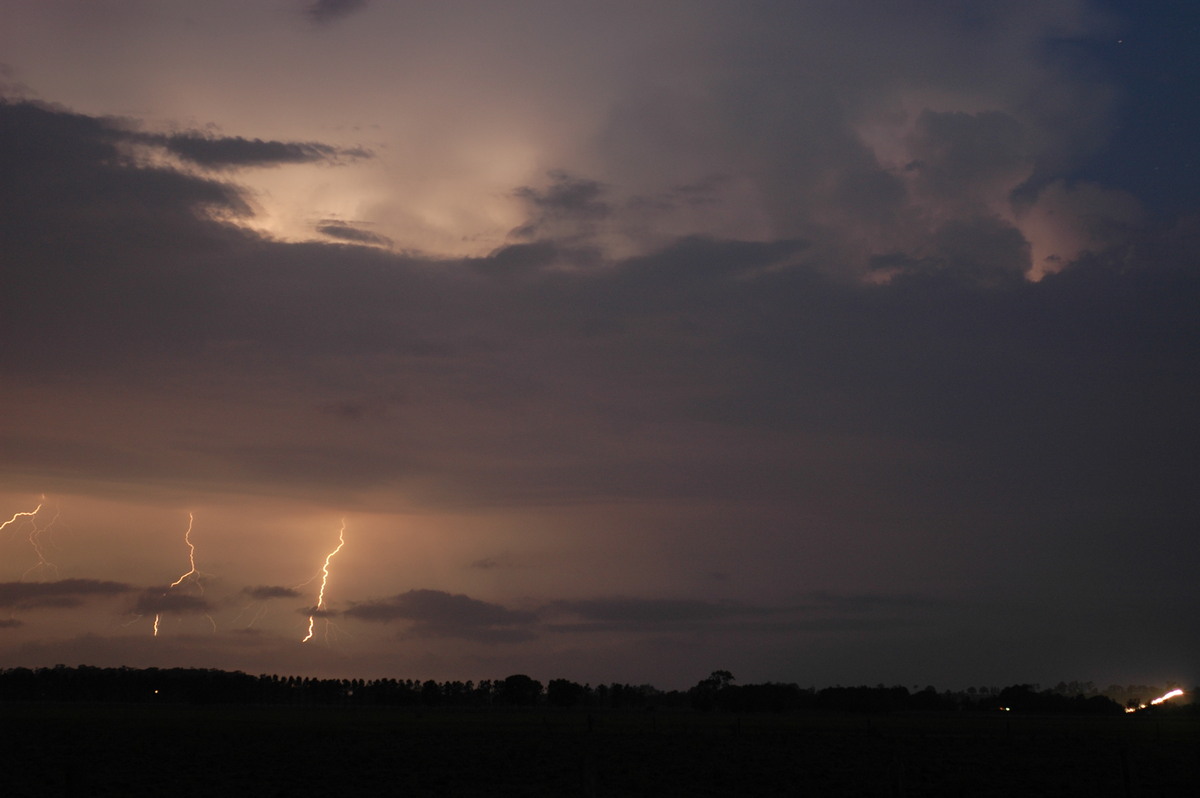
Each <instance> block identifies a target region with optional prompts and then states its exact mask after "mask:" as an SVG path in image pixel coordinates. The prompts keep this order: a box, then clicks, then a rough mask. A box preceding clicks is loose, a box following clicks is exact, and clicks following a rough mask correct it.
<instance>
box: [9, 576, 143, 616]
mask: <svg viewBox="0 0 1200 798" xmlns="http://www.w3.org/2000/svg"><path fill="white" fill-rule="evenodd" d="M133 589H134V588H133V587H131V586H130V585H126V584H123V583H121V582H105V581H102V580H99V579H61V580H59V581H57V582H0V607H17V608H20V609H31V608H35V607H75V606H78V605H79V604H82V603H83V602H84V601H85V600H86V599H88V598H102V597H110V596H117V595H120V594H122V593H127V592H129V591H131V590H133Z"/></svg>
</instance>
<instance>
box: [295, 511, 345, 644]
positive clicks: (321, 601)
mask: <svg viewBox="0 0 1200 798" xmlns="http://www.w3.org/2000/svg"><path fill="white" fill-rule="evenodd" d="M345 545H346V519H344V518H343V519H342V528H341V529H339V530H338V544H337V547H336V548H334V550H333V551H331V552H329V554H327V555H325V564H324V565H322V566H321V589H320V590H318V591H317V606H316V610H317V611H318V612H319V611H320V610H322V609H324V608H325V586H326V585H327V584H328V583H329V563H330V561H331V560H333V556H334V555H335V554H337V553H338V552H339V551H341V550H342V546H345ZM315 623H316V615H315V614H313V615H309V616H308V634H307V635H306V636H305V637H304V639H303V640H301V641H300V642H301V643H307V642H308V641H309V640H311V639H312V636H313V625H314V624H315Z"/></svg>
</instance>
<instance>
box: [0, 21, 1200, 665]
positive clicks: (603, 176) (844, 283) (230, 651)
mask: <svg viewBox="0 0 1200 798" xmlns="http://www.w3.org/2000/svg"><path fill="white" fill-rule="evenodd" d="M1186 5H1187V4H1185V3H1167V2H1163V3H1157V4H1154V10H1153V11H1146V10H1145V8H1143V7H1142V6H1140V5H1139V4H1134V3H1131V2H1116V0H1108V1H1106V2H1100V1H1099V0H1094V1H1093V2H1083V1H1082V0H1080V1H1079V2H1072V1H1070V0H1063V1H1062V2H1045V1H1044V0H1042V1H1039V2H1032V1H1031V2H1018V1H1016V0H1013V1H1012V2H984V3H971V4H966V5H964V4H962V3H958V2H949V0H946V1H945V2H943V1H942V0H921V1H920V2H913V1H912V0H907V1H906V2H891V1H890V0H885V1H881V2H871V3H847V2H840V1H839V2H834V1H833V0H796V1H795V2H779V1H778V0H746V1H745V2H738V3H733V2H723V1H722V0H688V2H682V1H681V2H675V0H662V1H661V2H654V3H646V2H641V1H640V0H639V1H638V2H633V1H632V0H631V1H630V2H625V0H609V1H608V2H585V1H584V0H566V1H564V0H553V2H552V1H551V0H544V1H543V0H514V1H513V2H509V3H491V2H482V1H481V0H449V1H447V2H440V3H416V2H400V1H399V0H397V1H395V2H386V1H385V0H322V1H320V2H315V3H314V2H299V1H297V0H264V2H255V3H245V2H241V1H240V0H239V1H237V2H235V1H234V0H220V1H215V2H206V3H195V2H184V0H169V1H164V0H155V1H154V2H151V1H150V0H98V1H93V2H82V1H80V0H43V1H41V2H17V1H16V0H0V93H2V95H3V102H2V104H0V280H2V283H0V285H2V288H3V290H2V291H0V516H2V517H0V522H4V521H7V520H9V518H10V516H11V517H12V521H11V523H9V524H8V525H7V526H6V527H5V528H4V529H3V530H2V531H0V667H11V666H18V665H22V666H37V665H53V664H56V663H65V664H68V665H76V664H90V665H106V666H115V665H129V666H135V667H143V666H151V665H154V666H197V667H220V668H229V669H235V668H236V669H241V670H245V671H248V672H251V673H260V672H273V673H289V674H293V673H294V674H298V675H314V676H325V675H329V676H342V677H375V676H394V677H399V678H420V679H437V680H446V679H464V680H465V679H483V678H497V677H500V678H502V677H503V676H506V675H508V674H510V673H516V672H524V673H528V674H530V675H531V676H534V677H535V678H539V679H542V680H547V679H550V678H558V677H564V678H570V679H575V680H577V681H580V682H585V681H590V682H592V683H595V682H598V681H605V682H609V681H619V682H630V683H643V682H649V683H653V684H656V685H657V686H659V687H662V688H674V687H687V686H690V685H692V684H695V683H696V682H697V681H699V680H700V679H702V678H704V677H705V676H707V675H708V673H709V672H710V671H712V670H714V669H717V668H722V669H728V670H730V671H732V672H733V673H734V675H735V676H736V677H737V678H738V680H739V681H743V682H759V681H768V680H771V681H789V682H799V683H801V684H806V685H807V684H813V685H818V686H820V685H827V684H835V683H841V684H858V683H869V684H875V683H879V682H883V683H888V684H891V683H901V684H909V685H912V684H921V685H922V686H923V685H924V684H926V683H933V684H936V685H938V686H940V687H965V686H968V685H981V684H1011V683H1017V682H1041V683H1054V682H1057V681H1059V680H1072V679H1079V680H1087V679H1091V680H1094V681H1096V682H1097V683H1099V684H1103V685H1106V684H1109V683H1112V682H1119V683H1129V682H1137V683H1161V682H1164V681H1167V680H1175V681H1178V682H1181V683H1184V684H1187V685H1191V684H1195V683H1196V682H1197V681H1200V672H1198V669H1197V666H1196V663H1197V657H1198V656H1200V640H1198V639H1197V636H1196V634H1195V629H1196V628H1197V627H1198V626H1200V617H1198V613H1197V607H1200V582H1198V580H1197V579H1196V575H1195V565H1196V563H1197V562H1200V542H1198V541H1200V535H1198V533H1200V522H1198V519H1200V490H1197V485H1200V467H1198V463H1200V461H1198V456H1197V451H1198V444H1200V414H1198V413H1197V410H1196V408H1197V407H1198V406H1200V312H1198V308H1200V267H1198V266H1197V263H1200V260H1198V255H1200V188H1198V187H1200V179H1197V178H1198V175H1197V170H1198V168H1200V162H1198V161H1197V153H1196V148H1197V144H1196V142H1197V141H1200V111H1198V108H1200V102H1198V97H1197V90H1196V88H1195V87H1196V86H1197V85H1200V82H1198V81H1200V68H1198V66H1197V59H1196V56H1195V55H1194V51H1195V48H1194V41H1195V39H1196V35H1197V33H1200V31H1197V26H1196V24H1195V22H1194V21H1191V18H1190V16H1189V15H1188V14H1187V13H1186V11H1187V9H1186ZM339 535H341V536H342V539H343V540H344V545H343V546H342V547H341V548H340V549H339V550H337V552H336V554H334V555H333V556H331V557H329V556H328V555H330V553H331V552H333V551H334V549H335V547H337V546H338V543H339ZM327 557H328V559H327ZM323 566H327V567H326V568H324V569H323ZM323 582H324V583H325V589H324V591H323V592H322V591H321V585H322V583H323ZM172 583H175V584H172ZM310 623H311V625H312V628H313V632H314V634H313V637H312V639H310V640H308V641H306V642H302V639H303V638H304V637H305V636H306V635H307V632H308V629H309V626H310Z"/></svg>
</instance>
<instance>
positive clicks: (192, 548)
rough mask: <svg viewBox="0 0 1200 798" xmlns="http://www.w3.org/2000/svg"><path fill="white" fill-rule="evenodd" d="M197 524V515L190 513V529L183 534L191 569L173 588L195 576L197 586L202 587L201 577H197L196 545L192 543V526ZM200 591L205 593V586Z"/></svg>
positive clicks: (176, 581)
mask: <svg viewBox="0 0 1200 798" xmlns="http://www.w3.org/2000/svg"><path fill="white" fill-rule="evenodd" d="M195 523H196V516H195V514H194V513H188V528H187V531H185V532H184V533H183V542H184V543H186V544H187V547H188V565H189V566H191V567H190V568H189V569H188V571H187V572H186V573H184V575H183V576H181V577H179V578H178V579H176V580H175V581H174V582H172V583H171V587H179V586H180V585H181V584H183V580H185V579H187V578H188V577H189V576H195V577H196V580H195V581H196V584H197V585H200V577H199V576H198V575H197V572H196V545H195V544H194V543H192V525H193V524H195ZM200 591H201V592H203V591H204V587H203V586H200Z"/></svg>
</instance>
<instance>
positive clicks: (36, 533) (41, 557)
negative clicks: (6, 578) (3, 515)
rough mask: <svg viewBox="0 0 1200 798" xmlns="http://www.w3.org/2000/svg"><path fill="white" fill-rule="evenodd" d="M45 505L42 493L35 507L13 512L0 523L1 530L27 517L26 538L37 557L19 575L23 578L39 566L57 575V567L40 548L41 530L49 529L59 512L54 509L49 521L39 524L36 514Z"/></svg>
mask: <svg viewBox="0 0 1200 798" xmlns="http://www.w3.org/2000/svg"><path fill="white" fill-rule="evenodd" d="M45 506H46V497H45V495H43V496H42V500H41V501H40V502H38V506H37V507H34V508H33V509H32V510H28V511H24V512H17V513H13V514H12V517H11V518H9V519H8V520H7V521H5V522H4V523H2V524H0V531H3V530H4V529H6V528H7V527H9V526H12V525H13V524H16V523H17V521H18V519H22V518H28V519H29V525H30V530H29V538H28V540H29V545H30V546H31V547H32V548H33V553H34V555H35V556H36V557H37V562H36V563H34V564H33V565H32V566H31V567H30V568H29V569H28V570H26V571H25V573H23V574H22V575H21V578H22V579H25V578H26V577H27V576H29V575H30V574H31V573H33V572H34V571H36V570H37V569H39V568H48V569H50V570H52V571H54V572H55V576H57V575H58V567H57V566H55V564H54V563H52V562H50V560H48V559H47V558H46V551H45V549H43V548H42V540H41V538H42V533H43V532H46V531H47V530H49V529H50V527H52V526H54V523H55V521H57V520H58V516H59V512H58V511H57V510H56V511H55V513H54V517H53V518H51V519H50V521H49V523H47V524H46V525H45V526H41V525H39V524H38V522H37V517H38V514H39V513H41V511H42V508H43V507H45Z"/></svg>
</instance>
